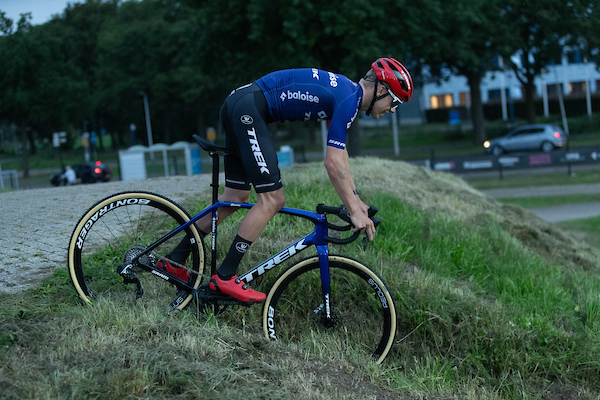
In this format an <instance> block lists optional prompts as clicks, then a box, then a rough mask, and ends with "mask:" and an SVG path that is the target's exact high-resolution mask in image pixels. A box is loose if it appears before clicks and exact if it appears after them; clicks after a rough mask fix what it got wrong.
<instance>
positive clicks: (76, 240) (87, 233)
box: [68, 191, 205, 310]
mask: <svg viewBox="0 0 600 400" xmlns="http://www.w3.org/2000/svg"><path fill="white" fill-rule="evenodd" d="M189 220H190V216H189V214H188V213H187V212H186V211H185V210H184V209H183V208H181V207H180V206H179V205H178V204H176V203H175V202H173V201H172V200H169V199H168V198H166V197H164V196H161V195H158V194H154V193H150V192H141V191H139V192H122V193H117V194H114V195H112V196H109V197H107V198H105V199H103V200H101V201H99V202H98V203H96V204H95V205H93V206H92V207H91V208H90V209H89V210H88V211H87V212H86V213H85V214H84V215H83V217H82V218H81V219H80V220H79V222H78V223H77V225H76V226H75V229H74V230H73V234H72V235H71V239H70V242H69V250H68V267H69V274H70V276H71V280H72V282H73V285H74V287H75V290H76V291H77V293H78V295H79V297H80V298H81V299H82V300H83V302H85V303H92V302H94V301H95V300H98V299H99V298H100V297H104V296H106V297H108V296H111V295H116V294H123V293H125V294H127V293H131V292H132V291H133V290H135V288H134V287H133V285H126V284H124V283H123V279H121V277H120V275H119V274H118V273H117V270H116V268H117V266H118V265H120V264H124V263H126V261H127V260H130V259H131V258H133V257H134V256H136V255H137V254H139V253H140V252H141V249H144V248H146V247H147V246H148V245H150V244H152V243H154V242H155V241H156V240H158V239H159V238H161V237H162V236H164V235H165V234H167V233H168V232H170V231H171V230H173V229H175V228H176V227H177V226H180V225H182V224H184V223H186V222H187V221H189ZM186 235H187V237H188V238H190V241H191V242H192V252H191V253H190V255H189V256H188V258H187V260H186V262H185V263H184V264H185V268H186V269H187V271H188V273H189V279H188V284H189V285H190V286H192V287H193V288H198V286H199V285H200V283H201V281H202V277H203V275H202V273H203V271H204V264H205V260H204V247H203V244H202V240H201V238H200V235H199V233H198V230H197V229H196V227H195V226H194V225H191V226H190V227H188V228H187V229H185V230H183V231H182V232H179V233H178V234H177V235H175V236H173V237H172V238H170V239H169V240H167V241H166V242H165V243H163V244H161V245H159V246H158V247H157V248H156V249H154V250H153V251H152V252H151V253H150V255H149V256H143V257H146V258H144V259H143V262H153V263H154V265H156V262H158V261H159V260H160V259H161V258H162V257H164V256H166V255H167V254H168V253H169V252H170V251H171V250H173V248H175V246H176V245H177V244H178V243H179V242H180V241H181V240H182V239H183V238H184V237H185V236H186ZM194 244H196V245H194ZM140 260H142V258H140ZM135 274H136V277H137V278H138V279H139V281H140V283H141V285H142V288H143V290H144V295H143V298H145V299H146V298H148V299H150V300H151V301H158V302H166V303H168V305H169V307H170V308H172V309H179V310H181V309H183V308H185V307H186V306H187V305H188V303H189V302H190V301H191V300H192V297H193V296H192V293H191V291H186V290H174V286H173V285H172V284H171V283H168V282H166V281H165V280H163V279H161V278H158V277H157V276H154V274H152V273H149V272H148V271H145V270H143V269H141V268H138V269H137V270H136V272H135ZM157 304H160V303H157Z"/></svg>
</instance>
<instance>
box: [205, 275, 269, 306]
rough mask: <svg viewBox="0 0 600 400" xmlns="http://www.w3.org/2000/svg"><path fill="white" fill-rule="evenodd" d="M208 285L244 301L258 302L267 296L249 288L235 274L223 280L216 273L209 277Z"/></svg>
mask: <svg viewBox="0 0 600 400" xmlns="http://www.w3.org/2000/svg"><path fill="white" fill-rule="evenodd" d="M208 287H209V288H210V289H211V290H216V291H219V292H221V293H223V294H226V295H229V296H231V297H233V298H236V299H238V300H240V301H243V302H246V303H258V302H261V301H265V299H266V298H267V295H266V294H264V293H262V292H258V291H256V290H253V289H250V288H249V287H248V285H246V284H245V283H244V282H242V281H241V280H240V278H238V276H237V275H234V276H232V277H231V279H229V280H224V279H221V278H220V277H219V275H218V274H214V275H213V276H212V277H211V278H210V283H209V285H208Z"/></svg>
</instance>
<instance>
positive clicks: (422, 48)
mask: <svg viewBox="0 0 600 400" xmlns="http://www.w3.org/2000/svg"><path fill="white" fill-rule="evenodd" d="M401 15H402V16H403V21H404V22H405V24H403V25H401V27H402V29H401V30H399V31H398V33H397V34H398V35H400V34H402V33H404V34H405V35H406V36H408V37H409V38H410V51H409V54H410V56H411V57H412V58H413V59H414V61H415V63H416V64H417V65H418V66H419V67H424V68H425V70H426V71H427V72H428V75H429V77H430V79H433V80H438V79H443V78H444V77H445V76H448V75H449V74H450V73H451V74H457V75H463V76H465V77H466V78H467V81H468V83H469V87H470V88H471V119H472V122H473V141H474V143H476V144H481V143H483V142H484V141H485V139H486V134H485V124H484V118H483V103H482V100H481V89H480V87H481V80H482V77H483V76H484V74H485V73H486V71H487V70H488V66H489V65H491V60H492V58H493V57H494V56H495V54H496V51H497V49H496V47H495V43H496V41H497V40H496V36H497V35H498V32H502V29H501V28H500V27H499V25H498V21H499V8H498V1H496V0H473V1H469V2H465V1H461V0H427V1H425V0H419V1H416V2H411V7H407V8H406V12H405V13H403V14H401Z"/></svg>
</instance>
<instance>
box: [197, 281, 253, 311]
mask: <svg viewBox="0 0 600 400" xmlns="http://www.w3.org/2000/svg"><path fill="white" fill-rule="evenodd" d="M198 297H199V298H200V299H201V300H202V301H203V302H204V303H206V304H216V305H219V306H243V307H250V306H251V305H253V304H256V303H264V301H261V302H253V303H248V302H245V301H242V300H238V299H236V298H235V297H232V296H229V295H227V294H223V293H221V292H219V291H217V290H212V289H211V288H209V287H208V285H207V286H206V287H204V288H202V289H201V290H199V291H198Z"/></svg>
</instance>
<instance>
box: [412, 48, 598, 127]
mask: <svg viewBox="0 0 600 400" xmlns="http://www.w3.org/2000/svg"><path fill="white" fill-rule="evenodd" d="M512 60H513V61H515V62H519V61H520V60H519V56H514V57H513V58H512ZM496 66H497V67H498V68H499V69H502V59H501V58H500V57H498V59H497V60H496ZM534 83H535V95H536V98H537V99H536V101H537V102H539V103H540V107H539V108H540V111H541V112H539V113H538V116H541V115H544V116H548V115H549V114H554V112H553V110H554V107H552V106H551V104H552V102H553V101H554V102H556V101H557V98H558V90H562V93H563V95H564V98H565V99H580V101H579V103H578V105H577V107H578V108H579V109H581V108H582V106H581V105H582V104H585V105H583V108H584V109H583V110H579V111H582V113H587V114H591V113H592V96H594V97H597V96H600V72H598V70H597V68H596V64H594V63H591V62H585V60H584V59H583V58H582V57H581V55H580V53H579V51H578V50H575V51H571V52H568V53H566V54H565V55H564V56H563V57H562V62H561V64H560V65H551V66H549V67H548V68H547V71H546V72H545V73H544V74H542V75H540V76H538V77H536V79H535V82H534ZM481 94H482V102H483V104H484V107H486V111H485V114H486V119H495V118H494V117H496V116H498V117H499V116H501V118H502V119H504V120H508V119H513V118H514V117H515V115H514V114H515V110H514V103H516V102H524V100H525V93H524V89H523V87H522V85H521V82H520V81H519V80H518V79H517V78H516V75H515V72H514V71H513V70H512V69H510V68H505V69H504V72H502V71H501V70H497V71H491V72H488V73H486V75H485V77H484V78H483V80H482V83H481ZM422 96H423V97H422V100H423V104H422V106H423V108H424V110H425V112H426V114H427V115H428V117H427V120H428V121H430V122H432V121H431V118H430V115H435V113H434V112H432V110H439V111H442V110H447V109H452V108H455V109H457V108H463V109H466V110H467V111H468V110H469V109H470V102H471V99H470V88H469V85H468V83H467V78H465V77H464V76H454V75H451V76H449V77H448V79H447V80H443V81H442V82H440V83H439V84H438V83H428V84H425V85H424V86H423V93H422ZM494 108H495V112H494V111H492V109H494ZM596 111H598V110H597V109H596ZM499 112H501V114H499ZM437 114H438V116H439V115H441V114H440V113H439V112H438V113H437ZM444 115H445V114H444ZM517 117H518V115H517Z"/></svg>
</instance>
